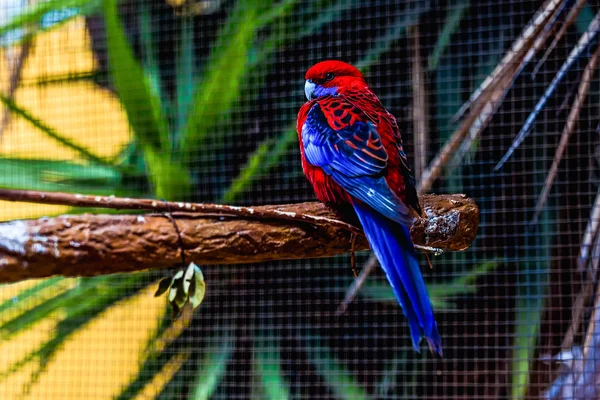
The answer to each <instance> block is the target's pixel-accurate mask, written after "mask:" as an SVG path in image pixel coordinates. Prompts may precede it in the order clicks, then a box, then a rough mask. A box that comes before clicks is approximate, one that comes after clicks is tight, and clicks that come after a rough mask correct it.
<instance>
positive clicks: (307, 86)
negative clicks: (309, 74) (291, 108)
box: [304, 79, 317, 100]
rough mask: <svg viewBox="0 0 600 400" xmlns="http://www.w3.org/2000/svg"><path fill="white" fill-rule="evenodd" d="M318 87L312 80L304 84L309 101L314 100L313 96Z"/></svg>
mask: <svg viewBox="0 0 600 400" xmlns="http://www.w3.org/2000/svg"><path fill="white" fill-rule="evenodd" d="M316 86H317V85H316V84H315V83H313V82H312V81H311V80H310V79H308V80H307V81H306V83H305V84H304V94H305V95H306V99H307V100H310V99H311V98H312V94H313V92H314V91H315V87H316Z"/></svg>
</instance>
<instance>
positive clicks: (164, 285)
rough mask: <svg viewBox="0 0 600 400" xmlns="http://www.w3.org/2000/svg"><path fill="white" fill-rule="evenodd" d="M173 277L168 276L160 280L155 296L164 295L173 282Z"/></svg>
mask: <svg viewBox="0 0 600 400" xmlns="http://www.w3.org/2000/svg"><path fill="white" fill-rule="evenodd" d="M172 280H173V278H171V277H166V278H163V279H161V280H160V282H159V283H158V288H157V289H156V292H155V293H154V297H159V296H161V295H163V294H164V293H165V292H166V291H167V290H169V288H170V287H171V282H172Z"/></svg>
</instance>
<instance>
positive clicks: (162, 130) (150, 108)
mask: <svg viewBox="0 0 600 400" xmlns="http://www.w3.org/2000/svg"><path fill="white" fill-rule="evenodd" d="M103 4H104V19H105V23H106V36H107V42H108V43H107V46H108V62H109V68H110V76H111V79H112V82H113V84H114V86H115V89H116V91H117V94H118V96H119V100H120V101H121V104H122V105H123V107H124V108H125V112H126V113H127V118H128V119H129V124H130V125H131V127H132V128H133V131H134V134H135V135H136V138H137V140H138V141H139V142H140V143H141V144H142V145H144V146H150V147H152V148H154V149H155V150H162V151H169V150H170V146H169V138H168V129H167V121H166V119H165V118H164V116H163V115H162V109H161V102H160V98H159V97H158V96H157V94H156V93H154V92H153V91H152V88H151V85H150V83H149V82H148V78H147V76H146V74H145V73H144V71H143V69H142V67H141V66H140V64H139V63H138V61H137V60H136V58H135V56H134V54H133V50H132V49H131V46H130V45H129V43H128V42H127V39H126V37H125V32H124V28H123V25H122V24H121V21H120V19H119V16H118V14H117V0H104V1H103Z"/></svg>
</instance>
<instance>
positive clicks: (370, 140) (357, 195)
mask: <svg viewBox="0 0 600 400" xmlns="http://www.w3.org/2000/svg"><path fill="white" fill-rule="evenodd" d="M305 79H306V83H305V85H304V92H305V94H306V98H307V100H308V101H307V102H306V103H305V104H304V105H303V106H302V108H301V109H300V111H299V113H298V124H297V130H298V137H299V139H300V152H301V155H302V168H303V170H304V174H305V175H306V177H307V178H308V180H309V181H310V183H311V184H312V186H313V188H314V191H315V193H316V195H317V198H318V199H319V200H321V201H322V202H324V203H326V204H328V205H330V206H332V207H334V208H337V209H340V210H345V209H348V208H351V209H353V210H354V212H355V213H356V215H357V217H358V220H359V221H360V223H361V225H362V227H363V230H364V232H365V235H366V237H367V240H368V241H369V244H370V245H371V248H372V250H373V252H374V253H375V256H376V257H377V259H378V260H379V263H380V264H381V267H382V268H383V270H384V271H385V274H386V276H387V279H388V281H389V282H390V285H391V286H392V289H393V291H394V295H395V296H396V299H397V300H398V302H399V303H400V306H401V307H402V309H403V310H404V314H405V315H406V317H407V319H408V324H409V326H410V330H411V337H412V342H413V347H414V348H415V350H416V351H419V342H420V341H421V338H422V337H424V338H425V339H426V340H427V342H428V343H429V347H430V349H431V350H432V351H436V352H437V353H438V354H440V355H441V354H442V345H441V339H440V335H439V333H438V328H437V324H436V322H435V318H434V316H433V308H432V306H431V301H430V299H429V294H428V293H427V288H426V287H425V282H424V281H423V276H422V275H421V269H420V267H419V262H418V259H417V253H416V252H415V248H414V246H413V243H412V240H411V237H410V232H409V228H410V226H412V224H413V217H412V216H411V213H410V211H409V207H411V208H412V209H414V210H415V211H416V212H417V213H418V214H421V208H420V206H419V202H418V198H417V192H416V190H415V187H414V178H413V176H412V173H411V171H410V168H409V167H408V164H407V159H406V155H405V154H404V151H403V150H402V139H401V137H400V131H399V129H398V125H397V124H396V119H395V118H394V116H392V115H391V114H390V113H389V112H388V111H387V110H386V109H385V108H384V107H383V105H382V104H381V102H380V101H379V99H378V98H377V96H375V94H374V93H373V92H372V91H371V90H370V89H369V86H367V83H366V82H365V79H364V77H363V76H362V74H361V73H360V71H359V70H358V69H356V68H355V67H353V66H352V65H350V64H347V63H344V62H341V61H332V60H331V61H323V62H320V63H318V64H316V65H314V66H313V67H312V68H310V69H309V70H308V72H307V73H306V77H305Z"/></svg>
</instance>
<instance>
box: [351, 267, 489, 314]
mask: <svg viewBox="0 0 600 400" xmlns="http://www.w3.org/2000/svg"><path fill="white" fill-rule="evenodd" d="M498 265H499V264H498V262H496V261H488V262H485V263H483V264H481V265H479V266H478V267H477V268H475V269H473V270H472V271H470V272H469V273H468V274H466V275H463V276H460V277H458V278H456V279H454V280H453V281H451V282H448V283H430V284H428V285H427V290H428V292H429V297H430V298H431V304H432V305H433V308H434V309H436V310H451V309H454V308H455V307H454V305H453V304H452V303H450V302H449V300H450V299H451V298H452V297H457V296H464V295H467V294H473V293H476V292H477V287H476V286H475V283H476V281H477V278H479V277H480V276H483V275H485V274H487V273H489V272H490V271H492V270H494V269H496V268H497V267H498ZM359 293H360V294H361V295H362V296H364V297H366V298H368V299H370V300H373V301H380V302H385V303H393V304H396V303H397V300H396V297H395V296H394V292H393V291H392V288H391V286H390V285H388V284H387V282H381V281H371V282H369V283H367V284H366V285H364V286H363V288H362V289H361V291H360V292H359Z"/></svg>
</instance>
